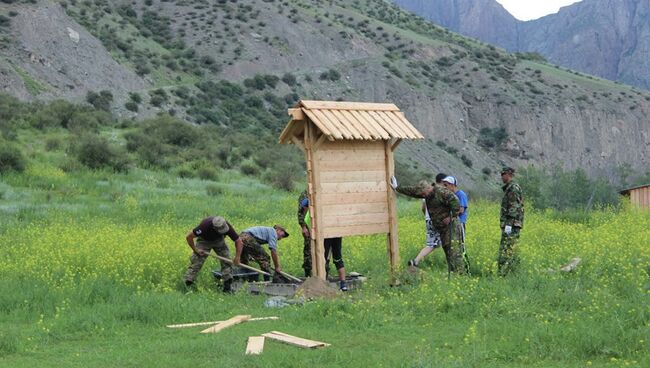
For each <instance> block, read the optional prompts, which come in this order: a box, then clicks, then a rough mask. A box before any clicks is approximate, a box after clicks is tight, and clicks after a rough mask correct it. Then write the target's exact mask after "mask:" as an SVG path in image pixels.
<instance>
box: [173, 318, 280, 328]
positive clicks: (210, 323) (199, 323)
mask: <svg viewBox="0 0 650 368" xmlns="http://www.w3.org/2000/svg"><path fill="white" fill-rule="evenodd" d="M270 319H273V320H275V319H280V317H275V316H272V317H257V318H249V319H247V320H246V322H251V321H266V320H270ZM222 322H224V321H211V322H195V323H181V324H177V325H167V327H169V328H185V327H196V326H209V325H216V324H218V323H222Z"/></svg>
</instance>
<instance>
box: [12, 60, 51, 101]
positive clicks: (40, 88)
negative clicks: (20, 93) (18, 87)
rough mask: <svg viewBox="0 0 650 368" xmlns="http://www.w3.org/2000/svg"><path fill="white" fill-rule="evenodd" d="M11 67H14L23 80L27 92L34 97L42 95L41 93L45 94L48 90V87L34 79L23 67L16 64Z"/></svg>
mask: <svg viewBox="0 0 650 368" xmlns="http://www.w3.org/2000/svg"><path fill="white" fill-rule="evenodd" d="M11 66H12V67H13V69H14V71H15V72H16V74H18V75H19V76H20V78H21V79H22V80H23V83H24V84H25V88H26V89H27V92H29V93H30V94H31V95H32V96H38V95H39V94H41V92H45V91H47V90H48V88H47V85H45V84H43V83H41V82H39V81H38V80H36V79H34V77H32V76H31V75H30V74H29V73H27V72H26V71H25V70H24V69H22V68H21V67H19V66H17V65H14V64H11Z"/></svg>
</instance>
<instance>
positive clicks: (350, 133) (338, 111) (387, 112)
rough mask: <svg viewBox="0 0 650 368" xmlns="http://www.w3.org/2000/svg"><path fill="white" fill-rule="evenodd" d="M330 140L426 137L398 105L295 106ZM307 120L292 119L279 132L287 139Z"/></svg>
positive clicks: (322, 103) (304, 102)
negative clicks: (407, 118)
mask: <svg viewBox="0 0 650 368" xmlns="http://www.w3.org/2000/svg"><path fill="white" fill-rule="evenodd" d="M295 108H296V109H300V110H301V111H302V113H303V114H304V115H305V116H306V117H307V118H308V119H309V120H311V121H312V122H313V123H314V124H316V126H317V127H318V128H319V129H320V130H321V132H323V134H325V135H326V136H327V138H328V139H329V140H389V139H393V138H396V139H423V138H424V137H423V136H422V134H420V132H418V130H417V129H415V127H414V126H413V125H412V124H411V123H410V122H409V121H408V120H406V118H405V117H404V113H402V112H401V111H400V110H399V108H398V107H397V106H395V105H394V104H386V103H367V102H335V101H309V100H301V101H300V102H298V104H297V105H296V107H295ZM304 123H305V121H304V120H296V119H295V118H294V119H292V120H291V121H290V122H289V123H288V124H287V126H286V127H285V128H284V131H283V132H282V134H280V143H287V141H288V140H290V139H291V135H292V134H293V132H294V131H296V130H297V129H299V125H302V124H304Z"/></svg>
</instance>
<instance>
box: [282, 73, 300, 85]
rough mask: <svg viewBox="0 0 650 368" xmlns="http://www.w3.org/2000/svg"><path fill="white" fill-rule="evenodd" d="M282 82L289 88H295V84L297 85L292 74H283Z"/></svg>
mask: <svg viewBox="0 0 650 368" xmlns="http://www.w3.org/2000/svg"><path fill="white" fill-rule="evenodd" d="M282 81H283V82H284V83H285V84H286V85H287V86H290V87H293V86H295V85H296V83H297V81H296V76H295V75H293V74H291V73H285V74H284V75H283V76H282Z"/></svg>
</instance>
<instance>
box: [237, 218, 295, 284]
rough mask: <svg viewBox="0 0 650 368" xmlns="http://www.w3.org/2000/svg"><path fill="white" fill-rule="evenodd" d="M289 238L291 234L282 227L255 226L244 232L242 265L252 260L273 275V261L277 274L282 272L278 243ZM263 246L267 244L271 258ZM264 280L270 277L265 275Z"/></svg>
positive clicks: (241, 236)
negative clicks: (271, 261) (271, 262)
mask: <svg viewBox="0 0 650 368" xmlns="http://www.w3.org/2000/svg"><path fill="white" fill-rule="evenodd" d="M288 236H289V233H288V232H287V231H286V230H285V229H284V227H282V226H280V225H275V226H273V227H268V226H253V227H249V228H248V229H246V230H244V231H243V232H242V233H241V234H239V237H240V238H241V240H242V242H243V244H244V247H243V249H242V253H241V263H243V264H248V262H250V261H251V260H254V261H255V262H257V264H259V265H260V269H262V271H264V272H267V273H271V264H270V262H269V260H270V259H272V260H273V265H274V266H275V272H276V273H279V272H280V271H282V267H280V258H279V257H278V241H280V239H284V238H286V237H288ZM263 244H267V245H268V247H269V250H270V251H271V257H270V258H269V255H268V253H266V251H265V250H264V248H262V245H263ZM264 280H265V281H268V280H269V277H268V276H266V275H264Z"/></svg>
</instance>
